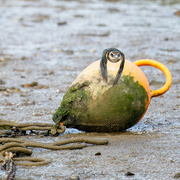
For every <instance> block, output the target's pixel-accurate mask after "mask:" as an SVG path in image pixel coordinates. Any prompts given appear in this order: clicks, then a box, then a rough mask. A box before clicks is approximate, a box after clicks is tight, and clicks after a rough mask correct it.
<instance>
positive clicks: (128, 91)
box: [53, 48, 171, 132]
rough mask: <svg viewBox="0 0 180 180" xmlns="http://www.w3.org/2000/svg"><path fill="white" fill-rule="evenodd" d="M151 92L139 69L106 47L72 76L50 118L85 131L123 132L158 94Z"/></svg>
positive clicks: (139, 116)
mask: <svg viewBox="0 0 180 180" xmlns="http://www.w3.org/2000/svg"><path fill="white" fill-rule="evenodd" d="M118 52H119V54H118ZM111 53H114V54H112V55H111ZM110 55H111V57H112V59H111V57H110ZM116 59H117V61H116ZM152 61H154V60H149V61H148V62H149V64H148V63H147V65H151V62H152ZM137 62H138V61H137ZM155 62H157V61H155ZM138 65H139V66H140V65H141V64H138ZM161 65H162V64H161ZM169 84H171V82H169ZM169 87H170V86H169ZM156 91H158V90H156ZM166 91H167V89H166ZM153 92H154V91H153V90H150V88H149V83H148V81H147V78H146V76H145V75H144V73H143V72H142V71H141V69H140V68H139V67H138V66H136V65H135V64H134V63H132V62H130V61H128V60H125V58H124V54H123V53H122V52H120V51H119V50H117V49H115V48H109V49H106V50H104V51H103V55H102V58H101V60H98V61H96V62H94V63H92V64H91V65H89V66H88V67H87V68H86V69H84V70H83V71H82V72H81V73H80V74H79V76H78V77H77V78H76V79H75V81H74V82H73V83H72V85H71V86H70V88H69V90H68V91H67V92H66V94H65V95H64V97H63V100H62V102H61V105H60V107H59V108H58V110H57V111H56V112H55V114H54V115H53V121H54V122H56V123H57V122H61V123H63V124H64V125H65V126H66V127H73V128H77V129H79V130H83V131H87V132H117V131H123V130H125V129H127V128H130V127H132V126H133V125H135V124H136V123H137V122H138V121H139V120H140V119H141V118H142V117H143V116H144V114H145V112H146V110H147V108H148V105H149V103H150V99H151V97H153V96H158V95H160V93H159V94H153ZM164 92H165V91H163V92H161V94H162V93H164Z"/></svg>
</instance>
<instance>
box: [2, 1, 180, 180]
mask: <svg viewBox="0 0 180 180" xmlns="http://www.w3.org/2000/svg"><path fill="white" fill-rule="evenodd" d="M179 10H180V3H179V1H176V0H166V1H164V0H158V1H141V0H135V1H128V2H127V1H118V0H117V1H110V0H104V1H103V0H100V1H95V0H91V1H88V2H87V1H85V0H78V1H73V0H71V1H58V0H51V1H44V0H14V1H11V0H6V1H5V0H1V1H0V12H1V15H0V118H1V119H5V120H9V121H10V120H11V121H17V122H19V123H20V122H23V123H24V122H46V123H52V122H53V121H52V115H53V114H54V112H55V111H56V109H57V108H58V107H59V104H60V102H61V100H62V97H63V95H64V94H65V92H66V91H67V89H68V88H69V86H70V85H71V83H72V81H73V80H74V79H75V77H76V76H77V75H78V74H79V73H80V72H81V71H82V70H83V69H84V68H85V67H86V66H88V65H89V64H90V63H92V62H94V61H95V60H97V59H99V58H100V56H101V52H102V50H103V49H105V48H107V47H116V48H119V49H120V50H121V51H122V52H124V54H125V55H126V58H127V59H129V60H131V61H135V60H138V59H142V58H149V59H156V60H158V61H160V62H161V63H163V64H165V65H166V66H167V67H168V68H169V70H170V71H171V73H172V77H173V82H172V87H171V88H170V90H169V91H168V92H167V93H166V94H165V95H163V96H161V97H158V98H153V99H152V101H151V104H150V106H149V109H148V111H147V113H146V115H145V116H144V117H143V119H142V120H141V121H140V122H139V123H138V124H137V125H135V126H134V127H132V128H131V129H128V131H127V132H123V133H104V134H101V133H99V134H97V133H89V134H88V135H89V136H98V137H99V136H100V137H105V138H108V139H109V141H110V143H109V144H108V145H106V146H91V147H87V148H84V149H82V150H73V151H70V150H64V151H51V150H44V149H34V150H33V156H35V157H42V158H43V157H46V158H48V159H49V160H50V161H52V163H51V164H49V165H47V166H42V167H29V168H25V167H21V166H18V167H17V173H16V176H17V177H18V178H19V179H20V178H21V179H23V178H24V179H41V180H43V179H47V180H50V179H64V180H65V179H69V178H70V177H71V176H72V175H74V176H76V178H77V177H79V178H80V179H98V180H99V179H152V180H154V179H168V180H169V179H174V178H177V177H178V173H180V160H179V157H180V151H179V149H180V133H179V132H180V113H179V111H180V95H179V94H180V85H179V84H180V80H179V74H180V31H179V29H180V23H179V22H180V17H179V13H178V12H179ZM142 69H143V71H144V72H145V74H146V75H147V77H148V80H149V82H150V85H151V88H152V89H157V88H159V87H160V86H162V85H163V83H164V81H165V77H164V75H163V74H162V73H161V72H160V71H158V70H156V69H154V68H150V67H143V68H142ZM68 132H72V133H73V132H77V131H76V130H68V131H67V134H66V135H64V136H59V137H46V138H39V137H37V136H30V137H24V138H26V139H30V140H36V141H40V142H45V141H46V142H55V141H57V140H61V139H63V138H70V137H74V136H81V135H82V134H68ZM95 154H96V155H95ZM97 154H98V155H97ZM127 172H131V173H133V174H134V175H132V176H131V177H129V176H128V175H130V173H127ZM3 176H4V174H3V171H1V170H0V178H1V177H3Z"/></svg>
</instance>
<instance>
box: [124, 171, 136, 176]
mask: <svg viewBox="0 0 180 180" xmlns="http://www.w3.org/2000/svg"><path fill="white" fill-rule="evenodd" d="M134 175H135V174H134V173H132V172H130V171H128V172H127V173H126V174H125V176H134Z"/></svg>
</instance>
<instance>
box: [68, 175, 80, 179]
mask: <svg viewBox="0 0 180 180" xmlns="http://www.w3.org/2000/svg"><path fill="white" fill-rule="evenodd" d="M69 180H80V178H79V176H75V175H71V177H70V178H69Z"/></svg>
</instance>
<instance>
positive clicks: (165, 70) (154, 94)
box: [134, 59, 172, 97]
mask: <svg viewBox="0 0 180 180" xmlns="http://www.w3.org/2000/svg"><path fill="white" fill-rule="evenodd" d="M134 64H136V65H137V66H152V67H155V68H158V69H159V70H161V71H162V72H163V73H164V75H165V76H166V83H165V84H164V86H163V87H161V88H160V89H157V90H150V91H151V97H157V96H160V95H162V94H164V93H165V92H167V91H168V90H169V88H170V87H171V83H172V76H171V73H170V71H169V69H168V68H167V67H166V66H165V65H163V64H162V63H160V62H158V61H155V60H152V59H140V60H137V61H135V62H134Z"/></svg>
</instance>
